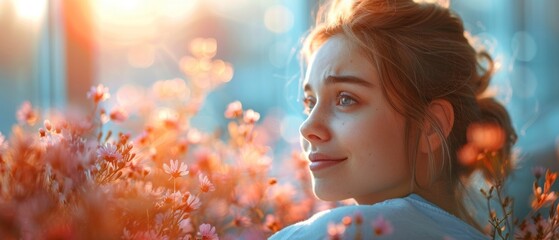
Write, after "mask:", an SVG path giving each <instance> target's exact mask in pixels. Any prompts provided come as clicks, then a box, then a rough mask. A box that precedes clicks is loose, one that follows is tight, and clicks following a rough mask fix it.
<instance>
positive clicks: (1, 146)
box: [0, 132, 6, 154]
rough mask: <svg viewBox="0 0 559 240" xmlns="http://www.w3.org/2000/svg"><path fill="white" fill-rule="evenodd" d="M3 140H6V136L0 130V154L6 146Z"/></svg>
mask: <svg viewBox="0 0 559 240" xmlns="http://www.w3.org/2000/svg"><path fill="white" fill-rule="evenodd" d="M5 141H6V138H5V137H4V135H3V134H2V132H0V154H1V153H2V151H3V150H4V149H5V148H6V146H5V145H4V144H5V143H6V142H5Z"/></svg>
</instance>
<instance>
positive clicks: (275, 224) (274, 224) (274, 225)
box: [264, 214, 281, 232]
mask: <svg viewBox="0 0 559 240" xmlns="http://www.w3.org/2000/svg"><path fill="white" fill-rule="evenodd" d="M264 226H266V229H268V230H270V231H272V232H277V231H279V230H280V229H281V224H280V223H279V221H278V219H277V218H276V216H274V215H272V214H268V215H266V221H265V222H264Z"/></svg>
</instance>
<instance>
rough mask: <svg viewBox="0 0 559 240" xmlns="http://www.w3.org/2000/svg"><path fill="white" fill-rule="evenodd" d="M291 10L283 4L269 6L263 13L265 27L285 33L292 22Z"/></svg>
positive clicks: (289, 28) (291, 25)
mask: <svg viewBox="0 0 559 240" xmlns="http://www.w3.org/2000/svg"><path fill="white" fill-rule="evenodd" d="M294 21H295V20H294V16H293V13H292V12H291V10H290V9H289V8H287V7H285V6H283V5H275V6H271V7H270V8H268V9H267V10H266V12H265V13H264V24H265V25H266V28H267V29H268V30H270V31H272V32H275V33H285V32H288V31H289V30H291V28H292V27H293V23H294Z"/></svg>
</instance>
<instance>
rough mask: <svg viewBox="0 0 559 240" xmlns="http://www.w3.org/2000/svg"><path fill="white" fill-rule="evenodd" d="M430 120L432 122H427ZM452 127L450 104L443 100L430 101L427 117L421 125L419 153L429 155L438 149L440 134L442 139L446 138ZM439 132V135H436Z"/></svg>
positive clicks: (452, 117)
mask: <svg viewBox="0 0 559 240" xmlns="http://www.w3.org/2000/svg"><path fill="white" fill-rule="evenodd" d="M429 116H430V117H429ZM430 118H431V119H432V120H433V121H434V122H433V121H429V119H430ZM433 124H437V125H438V126H439V128H440V129H437V127H436V126H433ZM453 126H454V108H453V107H452V104H450V102H449V101H447V100H444V99H436V100H433V101H431V103H429V106H428V107H427V115H426V118H425V120H424V123H423V131H422V133H421V139H420V142H419V146H420V149H421V151H422V152H423V153H429V152H431V151H434V150H435V149H437V148H439V147H440V146H441V143H442V139H441V136H440V134H442V136H443V137H444V138H446V137H448V135H449V134H450V131H452V127H453ZM439 130H440V134H439V133H438V131H439Z"/></svg>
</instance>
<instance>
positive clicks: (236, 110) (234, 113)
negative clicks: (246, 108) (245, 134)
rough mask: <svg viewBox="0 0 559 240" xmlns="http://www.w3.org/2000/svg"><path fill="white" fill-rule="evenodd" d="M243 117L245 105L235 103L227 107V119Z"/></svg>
mask: <svg viewBox="0 0 559 240" xmlns="http://www.w3.org/2000/svg"><path fill="white" fill-rule="evenodd" d="M242 115H243V104H241V102H239V101H234V102H232V103H229V105H227V109H226V110H225V117H226V118H229V119H233V118H238V117H240V116H242Z"/></svg>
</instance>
